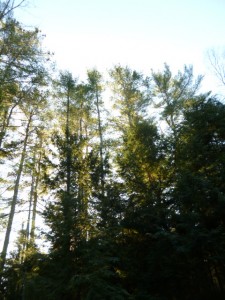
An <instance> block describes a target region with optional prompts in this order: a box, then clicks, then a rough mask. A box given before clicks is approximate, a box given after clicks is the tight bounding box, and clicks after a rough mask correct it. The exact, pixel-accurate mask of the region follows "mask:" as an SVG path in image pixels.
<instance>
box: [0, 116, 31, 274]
mask: <svg viewBox="0 0 225 300" xmlns="http://www.w3.org/2000/svg"><path fill="white" fill-rule="evenodd" d="M31 121H32V113H31V114H30V117H29V119H28V123H27V127H26V131H25V139H24V142H23V149H22V153H21V157H20V163H19V168H18V171H17V175H16V180H15V186H14V192H13V198H12V202H11V209H10V214H9V219H8V225H7V229H6V234H5V240H4V245H3V249H2V253H1V270H3V269H4V266H5V262H6V254H7V249H8V245H9V238H10V233H11V230H12V223H13V218H14V215H15V209H16V204H17V199H18V193H19V185H20V179H21V175H22V171H23V165H24V160H25V156H26V148H27V141H28V137H29V131H30V124H31Z"/></svg>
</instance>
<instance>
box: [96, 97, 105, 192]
mask: <svg viewBox="0 0 225 300" xmlns="http://www.w3.org/2000/svg"><path fill="white" fill-rule="evenodd" d="M96 107H97V114H98V132H99V141H100V146H99V154H100V163H101V175H100V176H101V189H102V194H104V162H103V134H102V121H101V113H100V108H99V95H98V92H97V91H96Z"/></svg>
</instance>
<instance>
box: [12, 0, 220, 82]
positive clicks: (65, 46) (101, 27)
mask: <svg viewBox="0 0 225 300" xmlns="http://www.w3.org/2000/svg"><path fill="white" fill-rule="evenodd" d="M17 15H18V17H19V19H20V20H21V21H22V22H23V23H24V24H26V25H29V24H32V25H35V26H38V27H39V28H40V29H41V30H42V31H43V33H45V34H46V39H45V41H44V45H45V47H47V48H48V49H49V50H50V51H53V52H55V60H56V61H57V65H58V66H59V68H62V69H69V70H70V71H72V72H73V73H74V75H81V76H82V75H83V74H84V73H85V71H86V69H87V68H91V67H97V68H98V69H99V70H106V69H109V68H111V67H112V66H113V65H114V64H117V63H121V64H122V65H129V66H130V67H131V68H135V69H137V70H141V71H144V72H145V73H150V70H151V68H153V69H154V70H156V69H161V68H162V67H163V63H164V62H167V63H168V64H169V65H170V66H171V68H172V69H177V68H179V69H180V68H182V67H183V65H184V64H193V66H194V70H195V73H196V74H199V73H203V74H204V73H206V72H208V70H207V64H206V58H205V53H206V51H207V49H209V48H212V47H215V48H217V47H223V46H225V0H30V4H29V6H28V7H27V8H25V9H24V10H23V11H20V12H17Z"/></svg>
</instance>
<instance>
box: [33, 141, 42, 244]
mask: <svg viewBox="0 0 225 300" xmlns="http://www.w3.org/2000/svg"><path fill="white" fill-rule="evenodd" d="M40 149H41V150H42V138H41V140H40ZM41 158H42V152H41V151H40V154H39V157H38V161H37V171H36V169H35V184H34V193H33V210H32V219H31V231H30V242H31V244H32V245H33V244H34V241H35V228H36V225H35V223H36V216H37V202H38V193H37V190H38V185H39V179H40V173H41Z"/></svg>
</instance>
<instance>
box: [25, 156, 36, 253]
mask: <svg viewBox="0 0 225 300" xmlns="http://www.w3.org/2000/svg"><path fill="white" fill-rule="evenodd" d="M34 185H35V155H34V169H33V171H32V179H31V188H30V199H29V210H28V218H27V228H26V239H25V240H26V250H27V249H28V247H29V237H30V224H31V210H32V204H33V203H32V202H33V198H34Z"/></svg>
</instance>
